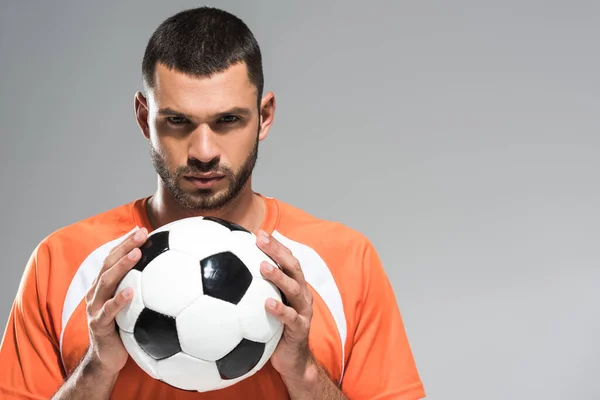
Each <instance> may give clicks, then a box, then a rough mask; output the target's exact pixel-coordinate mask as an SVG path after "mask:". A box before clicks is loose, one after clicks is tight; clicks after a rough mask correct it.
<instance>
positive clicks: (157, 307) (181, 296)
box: [142, 250, 203, 317]
mask: <svg viewBox="0 0 600 400" xmlns="http://www.w3.org/2000/svg"><path fill="white" fill-rule="evenodd" d="M202 294H203V292H202V272H201V269H200V262H199V261H198V259H196V258H194V257H192V256H190V255H188V254H184V253H181V252H178V251H173V250H169V251H166V252H164V253H162V254H160V255H158V256H157V257H156V258H155V259H154V260H152V262H151V263H149V264H148V266H146V268H144V272H142V297H143V302H144V304H145V306H146V307H147V308H149V309H151V310H153V311H156V312H158V313H161V314H164V315H168V316H171V317H177V316H178V315H179V314H180V313H181V312H182V311H183V310H184V309H185V308H186V307H187V306H189V305H190V304H192V303H193V302H194V301H195V300H196V299H198V298H199V297H201V296H202Z"/></svg>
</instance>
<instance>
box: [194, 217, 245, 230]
mask: <svg viewBox="0 0 600 400" xmlns="http://www.w3.org/2000/svg"><path fill="white" fill-rule="evenodd" d="M202 219H205V220H207V221H212V222H216V223H217V224H219V225H223V226H224V227H225V228H227V229H229V230H230V231H242V232H248V233H250V231H249V230H248V229H246V228H244V227H243V226H240V225H238V224H236V223H234V222H230V221H226V220H224V219H221V218H217V217H202Z"/></svg>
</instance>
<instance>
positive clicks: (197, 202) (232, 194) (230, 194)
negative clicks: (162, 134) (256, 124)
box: [150, 135, 258, 211]
mask: <svg viewBox="0 0 600 400" xmlns="http://www.w3.org/2000/svg"><path fill="white" fill-rule="evenodd" d="M150 157H151V159H152V164H153V165H154V169H155V170H156V172H157V173H158V175H159V176H160V179H161V181H162V183H163V185H164V187H165V189H166V190H167V192H168V193H169V194H170V195H171V196H172V197H173V198H174V199H175V201H177V203H178V204H179V205H180V206H181V207H183V208H185V209H187V210H192V211H213V210H218V209H221V208H223V207H224V206H225V205H227V204H228V203H229V202H230V201H232V200H233V199H235V198H236V197H237V195H238V194H239V193H240V191H241V190H242V188H243V187H244V185H245V184H246V182H248V179H249V178H250V176H251V175H252V171H253V170H254V166H255V165H256V160H257V159H258V135H257V137H256V143H255V145H254V148H253V149H252V152H251V153H250V154H249V155H248V157H247V158H246V160H245V161H244V164H243V165H242V166H241V167H240V169H239V170H238V171H237V172H235V171H233V170H232V169H231V168H228V167H225V166H219V160H218V159H215V160H212V161H210V162H208V163H202V162H200V161H198V160H188V164H187V165H184V166H180V167H178V168H177V169H176V170H175V172H173V173H171V172H170V171H169V168H168V166H167V163H166V162H165V160H164V158H163V157H162V156H161V155H160V154H159V153H158V152H157V151H156V150H155V149H154V147H152V144H150ZM207 172H217V173H219V174H223V175H225V178H226V179H227V181H228V182H229V186H228V187H227V189H226V190H225V191H224V192H223V193H220V194H215V193H214V191H213V190H212V189H195V190H194V191H193V192H186V191H184V190H183V189H181V186H180V182H181V180H182V179H183V176H185V175H189V174H194V173H207Z"/></svg>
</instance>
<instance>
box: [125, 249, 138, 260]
mask: <svg viewBox="0 0 600 400" xmlns="http://www.w3.org/2000/svg"><path fill="white" fill-rule="evenodd" d="M135 250H136V249H133V250H131V251H130V252H129V254H127V257H128V258H129V259H130V260H134V259H135V257H136V256H137V252H136V251H135Z"/></svg>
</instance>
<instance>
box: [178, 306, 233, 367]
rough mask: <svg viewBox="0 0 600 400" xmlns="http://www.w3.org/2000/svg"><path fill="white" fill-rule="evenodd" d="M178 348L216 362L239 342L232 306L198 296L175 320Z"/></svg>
mask: <svg viewBox="0 0 600 400" xmlns="http://www.w3.org/2000/svg"><path fill="white" fill-rule="evenodd" d="M176 324H177V332H178V333H179V343H180V346H181V349H182V350H183V351H184V352H185V353H187V354H189V355H191V356H194V357H196V358H200V359H202V360H206V361H216V360H218V359H220V358H222V357H224V356H226V355H227V354H228V353H229V352H230V351H231V350H233V349H234V348H235V347H236V346H237V345H238V344H239V342H240V341H241V340H242V330H241V326H240V322H239V320H238V315H237V310H236V306H235V305H234V304H231V303H228V302H226V301H223V300H219V299H215V298H213V297H210V296H206V295H204V296H202V297H200V298H199V299H197V300H196V301H195V302H194V303H192V304H191V305H190V306H189V307H187V308H186V309H185V310H183V311H182V312H181V314H179V315H178V316H177V318H176Z"/></svg>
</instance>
